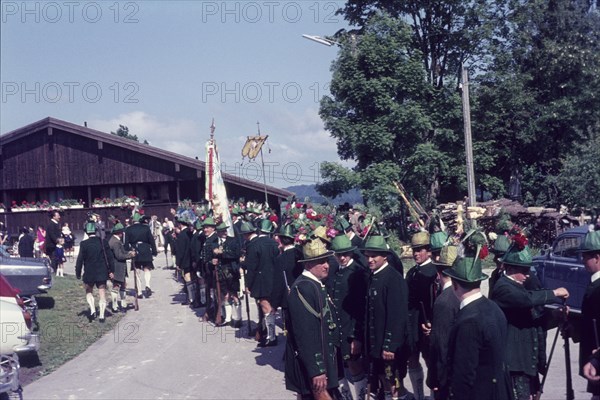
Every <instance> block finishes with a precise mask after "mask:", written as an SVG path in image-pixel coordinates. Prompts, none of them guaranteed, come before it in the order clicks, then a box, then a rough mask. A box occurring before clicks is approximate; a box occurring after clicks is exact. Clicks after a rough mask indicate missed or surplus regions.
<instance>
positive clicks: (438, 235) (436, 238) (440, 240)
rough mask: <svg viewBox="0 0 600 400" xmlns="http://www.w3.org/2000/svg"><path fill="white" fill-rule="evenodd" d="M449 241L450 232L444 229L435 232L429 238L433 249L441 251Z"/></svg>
mask: <svg viewBox="0 0 600 400" xmlns="http://www.w3.org/2000/svg"><path fill="white" fill-rule="evenodd" d="M447 241H448V234H447V233H446V232H443V231H438V232H434V233H432V234H431V237H430V238H429V243H430V245H431V251H440V250H441V249H442V247H444V245H445V244H446V242H447Z"/></svg>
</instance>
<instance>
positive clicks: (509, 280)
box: [490, 234, 569, 400]
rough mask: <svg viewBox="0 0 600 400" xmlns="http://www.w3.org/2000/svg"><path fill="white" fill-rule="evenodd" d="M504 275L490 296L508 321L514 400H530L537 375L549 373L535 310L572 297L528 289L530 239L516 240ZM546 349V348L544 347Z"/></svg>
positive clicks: (506, 259) (559, 291)
mask: <svg viewBox="0 0 600 400" xmlns="http://www.w3.org/2000/svg"><path fill="white" fill-rule="evenodd" d="M501 262H502V264H503V266H504V267H503V269H504V271H505V272H504V275H503V276H501V277H500V278H499V279H498V282H497V283H496V285H495V286H494V290H493V292H492V296H491V297H490V298H491V299H492V300H493V301H494V302H495V303H496V304H498V306H499V307H500V308H501V309H502V311H503V312H504V315H505V316H506V319H507V321H508V342H507V346H506V366H507V368H508V371H509V372H510V377H511V381H512V386H513V394H514V399H515V400H529V399H530V398H531V396H532V395H535V393H537V391H538V390H539V380H538V373H542V374H545V373H546V370H545V368H546V354H545V352H540V348H541V346H543V343H541V340H542V339H544V336H543V335H542V336H540V329H541V327H540V325H541V324H540V322H539V321H537V319H539V318H541V315H540V314H538V313H537V312H535V309H534V307H536V306H540V305H544V304H549V303H553V302H554V301H555V300H556V299H557V298H565V299H566V298H567V297H569V292H568V291H567V289H565V288H562V287H561V288H558V289H554V290H527V287H526V286H525V280H526V279H527V278H528V276H529V273H530V269H531V265H532V259H531V252H530V251H529V246H527V239H526V238H525V236H523V235H522V234H519V235H515V236H514V237H513V244H512V245H511V247H510V248H509V249H508V251H507V253H506V254H505V255H504V257H502V259H501ZM542 348H544V349H545V347H542Z"/></svg>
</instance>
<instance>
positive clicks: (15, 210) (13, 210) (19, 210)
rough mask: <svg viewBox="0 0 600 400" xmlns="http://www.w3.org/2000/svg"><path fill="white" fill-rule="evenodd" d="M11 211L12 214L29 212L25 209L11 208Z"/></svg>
mask: <svg viewBox="0 0 600 400" xmlns="http://www.w3.org/2000/svg"><path fill="white" fill-rule="evenodd" d="M10 211H12V212H23V211H27V210H26V209H24V208H11V209H10Z"/></svg>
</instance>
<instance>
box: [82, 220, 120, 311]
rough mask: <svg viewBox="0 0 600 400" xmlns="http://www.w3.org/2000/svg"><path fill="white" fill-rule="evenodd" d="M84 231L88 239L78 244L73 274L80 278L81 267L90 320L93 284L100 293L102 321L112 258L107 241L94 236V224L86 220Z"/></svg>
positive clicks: (94, 309)
mask: <svg viewBox="0 0 600 400" xmlns="http://www.w3.org/2000/svg"><path fill="white" fill-rule="evenodd" d="M85 233H87V235H88V239H86V240H84V241H82V242H81V244H80V245H79V254H78V255H77V262H76V263H75V276H76V277H77V279H82V275H81V271H82V269H83V283H84V285H85V293H86V294H85V298H86V300H87V302H88V304H89V306H90V315H89V320H90V322H91V321H92V320H93V319H95V318H96V305H95V301H94V294H93V291H94V286H96V287H97V288H98V292H99V293H100V301H99V302H98V305H99V306H100V315H99V320H98V321H99V322H101V323H104V321H105V318H104V312H105V310H106V281H107V280H108V278H111V279H112V278H113V277H114V274H113V270H114V264H113V258H112V257H109V255H110V253H109V252H110V247H109V246H108V243H106V242H105V241H103V240H102V239H100V238H99V237H97V236H96V224H95V223H93V222H87V223H86V224H85Z"/></svg>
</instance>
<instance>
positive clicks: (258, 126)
mask: <svg viewBox="0 0 600 400" xmlns="http://www.w3.org/2000/svg"><path fill="white" fill-rule="evenodd" d="M256 127H257V129H258V136H260V122H258V121H256Z"/></svg>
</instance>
